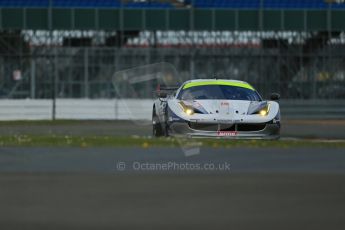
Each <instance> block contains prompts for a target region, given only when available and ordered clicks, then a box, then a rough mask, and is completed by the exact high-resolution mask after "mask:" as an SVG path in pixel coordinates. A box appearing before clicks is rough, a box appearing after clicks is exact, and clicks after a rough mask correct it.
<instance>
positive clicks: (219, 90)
mask: <svg viewBox="0 0 345 230" xmlns="http://www.w3.org/2000/svg"><path fill="white" fill-rule="evenodd" d="M177 99H179V100H212V99H213V100H246V101H261V97H260V95H259V94H258V93H257V92H256V91H254V90H251V89H247V88H243V87H238V86H229V85H203V86H194V87H190V88H187V89H182V90H181V91H180V93H179V95H178V97H177Z"/></svg>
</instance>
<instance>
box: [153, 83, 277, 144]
mask: <svg viewBox="0 0 345 230" xmlns="http://www.w3.org/2000/svg"><path fill="white" fill-rule="evenodd" d="M279 97H280V96H279V94H277V93H272V94H271V97H270V100H268V101H267V100H263V99H262V97H261V96H260V94H259V93H258V92H257V91H256V90H255V89H254V88H253V87H252V86H251V85H250V84H248V83H247V82H244V81H237V80H225V79H197V80H190V81H187V82H184V83H183V84H182V85H181V86H180V87H178V88H161V89H158V90H157V99H156V100H155V101H154V104H153V110H152V125H153V136H156V137H159V136H181V135H182V136H188V137H218V138H233V139H242V138H244V139H246V138H247V139H278V138H279V137H280V109H279V104H278V102H277V101H278V100H279Z"/></svg>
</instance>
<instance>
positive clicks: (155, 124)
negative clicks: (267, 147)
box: [152, 108, 165, 137]
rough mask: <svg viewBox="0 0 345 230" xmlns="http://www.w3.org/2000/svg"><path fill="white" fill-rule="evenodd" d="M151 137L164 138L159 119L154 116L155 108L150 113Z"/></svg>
mask: <svg viewBox="0 0 345 230" xmlns="http://www.w3.org/2000/svg"><path fill="white" fill-rule="evenodd" d="M152 136H154V137H163V136H165V133H164V131H163V129H162V125H161V123H160V122H159V119H158V117H157V115H156V111H155V108H153V111H152Z"/></svg>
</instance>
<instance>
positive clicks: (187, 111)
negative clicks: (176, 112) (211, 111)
mask: <svg viewBox="0 0 345 230" xmlns="http://www.w3.org/2000/svg"><path fill="white" fill-rule="evenodd" d="M184 112H185V113H186V114H187V115H193V114H194V110H193V109H191V108H187V109H185V110H184Z"/></svg>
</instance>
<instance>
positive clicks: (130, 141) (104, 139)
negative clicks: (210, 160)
mask: <svg viewBox="0 0 345 230" xmlns="http://www.w3.org/2000/svg"><path fill="white" fill-rule="evenodd" d="M181 145H182V146H188V145H200V146H204V147H214V148H218V147H228V148H230V147H278V148H292V147H325V148H345V141H332V142H326V141H318V140H274V141H270V140H224V139H223V140H222V139H192V140H191V139H177V138H150V137H117V136H84V137H82V136H57V135H41V136H39V135H37V136H36V135H14V136H0V146H54V147H55V146H57V147H59V146H61V147H63V146H71V147H134V146H135V147H142V148H149V147H178V146H181Z"/></svg>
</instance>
